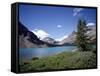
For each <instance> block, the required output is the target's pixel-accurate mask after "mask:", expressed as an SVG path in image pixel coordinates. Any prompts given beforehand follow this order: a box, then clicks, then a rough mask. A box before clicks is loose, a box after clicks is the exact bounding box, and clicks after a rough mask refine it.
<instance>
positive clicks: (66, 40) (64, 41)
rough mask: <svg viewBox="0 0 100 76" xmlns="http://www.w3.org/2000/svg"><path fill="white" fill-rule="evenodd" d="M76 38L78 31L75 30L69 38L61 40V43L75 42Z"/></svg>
mask: <svg viewBox="0 0 100 76" xmlns="http://www.w3.org/2000/svg"><path fill="white" fill-rule="evenodd" d="M75 39H76V32H75V31H73V32H72V33H71V34H70V35H69V36H68V37H67V38H65V39H63V40H62V41H61V42H60V44H67V43H70V44H73V43H74V42H75Z"/></svg>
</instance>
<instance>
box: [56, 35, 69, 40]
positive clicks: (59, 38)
mask: <svg viewBox="0 0 100 76" xmlns="http://www.w3.org/2000/svg"><path fill="white" fill-rule="evenodd" d="M67 37H68V36H67V35H66V36H63V37H61V38H59V39H56V41H62V40H63V39H65V38H67Z"/></svg>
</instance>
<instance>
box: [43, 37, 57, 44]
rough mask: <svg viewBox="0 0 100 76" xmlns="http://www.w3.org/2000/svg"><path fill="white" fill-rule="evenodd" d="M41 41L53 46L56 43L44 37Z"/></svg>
mask: <svg viewBox="0 0 100 76" xmlns="http://www.w3.org/2000/svg"><path fill="white" fill-rule="evenodd" d="M42 41H44V42H47V43H49V44H55V42H56V41H55V40H54V39H53V38H50V37H45V38H43V39H42Z"/></svg>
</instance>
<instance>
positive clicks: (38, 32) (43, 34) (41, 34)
mask: <svg viewBox="0 0 100 76" xmlns="http://www.w3.org/2000/svg"><path fill="white" fill-rule="evenodd" d="M32 32H33V33H34V34H35V35H37V37H38V38H39V39H40V40H42V39H44V38H45V37H49V36H50V34H48V33H47V32H45V31H44V30H39V29H34V30H32Z"/></svg>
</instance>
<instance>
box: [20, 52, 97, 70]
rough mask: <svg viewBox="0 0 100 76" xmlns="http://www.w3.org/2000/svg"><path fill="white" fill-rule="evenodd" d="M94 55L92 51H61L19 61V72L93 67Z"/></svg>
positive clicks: (94, 64) (94, 65) (94, 63)
mask: <svg viewBox="0 0 100 76" xmlns="http://www.w3.org/2000/svg"><path fill="white" fill-rule="evenodd" d="M95 67H96V55H95V54H94V53H92V52H86V51H85V52H79V51H76V52H63V53H60V54H57V55H54V56H48V57H42V58H38V59H35V60H34V59H32V60H30V61H28V62H27V64H26V62H20V71H21V72H33V71H43V70H45V71H46V70H60V69H79V68H95Z"/></svg>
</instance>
